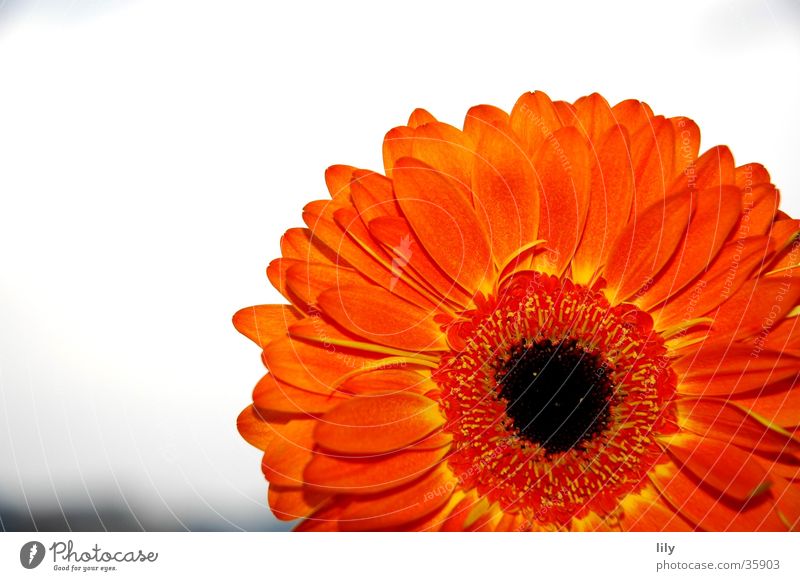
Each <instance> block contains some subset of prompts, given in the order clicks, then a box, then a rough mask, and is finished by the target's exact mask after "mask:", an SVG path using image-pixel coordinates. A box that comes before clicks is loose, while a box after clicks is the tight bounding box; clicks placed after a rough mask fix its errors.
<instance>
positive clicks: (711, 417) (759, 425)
mask: <svg viewBox="0 0 800 581" xmlns="http://www.w3.org/2000/svg"><path fill="white" fill-rule="evenodd" d="M675 406H676V409H677V411H678V425H679V426H681V428H684V429H686V430H689V431H690V432H694V433H695V434H698V435H699V436H703V437H706V438H713V439H715V440H720V441H722V442H728V443H730V444H735V445H737V446H740V447H742V448H745V449H748V450H758V451H761V452H772V453H779V454H780V453H788V452H798V451H800V443H798V442H797V441H796V440H793V439H792V437H791V435H790V434H789V433H788V432H786V431H785V430H782V429H781V428H779V427H777V426H770V425H768V424H766V423H763V422H760V421H758V420H757V419H756V418H754V417H753V416H752V415H750V414H748V413H747V412H746V411H745V410H744V409H742V408H740V407H738V406H736V405H733V404H729V403H726V402H724V401H716V400H712V399H680V400H678V401H677V402H676V403H675Z"/></svg>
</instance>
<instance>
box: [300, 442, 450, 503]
mask: <svg viewBox="0 0 800 581" xmlns="http://www.w3.org/2000/svg"><path fill="white" fill-rule="evenodd" d="M448 450H449V446H442V447H440V448H435V449H431V450H417V449H414V448H409V449H406V450H403V451H401V452H394V453H392V454H387V455H382V456H376V457H373V458H359V457H336V456H331V455H327V454H323V453H321V452H318V453H316V454H315V455H314V459H313V460H312V461H311V463H310V464H309V465H308V467H307V468H306V470H305V474H304V478H305V481H306V483H307V484H309V485H310V486H314V487H317V488H319V489H320V490H323V491H328V492H340V493H350V494H370V493H375V492H382V491H385V490H391V489H392V488H397V487H399V486H403V485H404V484H408V483H409V482H412V481H414V480H416V479H418V478H421V477H422V476H424V475H425V474H427V473H428V472H429V471H430V470H431V469H432V468H434V467H435V466H436V465H437V464H438V463H439V462H440V461H441V460H442V458H444V456H445V455H446V454H447V452H448Z"/></svg>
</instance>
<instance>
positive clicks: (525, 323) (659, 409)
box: [433, 272, 677, 528]
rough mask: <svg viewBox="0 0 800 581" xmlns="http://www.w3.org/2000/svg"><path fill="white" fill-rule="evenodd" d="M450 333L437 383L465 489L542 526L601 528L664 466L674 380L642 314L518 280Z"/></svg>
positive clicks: (543, 278)
mask: <svg viewBox="0 0 800 581" xmlns="http://www.w3.org/2000/svg"><path fill="white" fill-rule="evenodd" d="M446 331H447V337H448V342H449V344H450V346H451V349H452V350H451V352H450V353H447V354H445V355H444V356H443V357H442V359H441V363H440V366H439V368H438V369H437V370H436V371H435V372H434V373H433V379H434V381H435V382H436V383H437V384H438V385H439V387H440V389H441V392H442V396H441V407H442V410H443V412H444V414H445V416H446V417H447V424H446V425H445V429H446V430H447V431H449V432H450V433H451V434H452V435H453V450H452V454H451V455H450V456H449V457H448V463H449V464H450V466H451V468H452V469H453V471H454V472H455V474H456V476H457V478H458V480H459V482H460V483H461V486H462V487H464V488H465V489H470V488H475V489H477V490H478V492H479V493H480V494H481V496H483V497H486V498H488V499H489V500H490V501H491V502H495V503H497V504H498V505H499V506H500V507H502V509H503V510H504V511H507V512H512V513H513V512H521V513H522V514H523V515H524V516H526V522H529V523H533V522H538V523H539V524H540V525H541V526H545V527H548V526H550V527H553V528H558V527H562V526H565V525H566V523H568V522H569V521H570V519H572V518H575V517H577V518H580V517H582V516H585V515H586V514H587V513H588V512H589V511H595V512H598V513H600V514H603V515H604V516H605V517H606V519H607V522H608V519H611V518H612V515H611V511H615V510H620V509H619V508H618V507H619V502H618V499H619V498H620V497H622V496H624V495H625V494H628V493H630V492H632V491H635V490H638V489H639V488H641V487H642V486H643V485H644V482H645V480H646V474H647V472H648V471H649V470H650V469H651V467H652V466H653V465H654V464H656V463H658V462H659V461H661V459H662V458H663V453H662V451H661V448H660V447H659V445H658V443H657V442H656V439H655V436H657V435H660V434H669V433H674V432H675V431H676V430H677V426H676V424H675V422H674V412H673V409H672V408H673V406H671V402H672V400H673V398H674V394H675V374H674V372H673V371H672V369H671V367H670V362H669V359H668V358H667V356H666V348H665V346H664V342H663V339H662V338H661V336H660V335H658V333H656V332H655V331H654V330H653V320H652V318H651V317H650V315H648V314H647V313H645V312H643V311H641V310H640V309H638V308H637V307H635V306H633V305H629V304H621V305H615V306H612V305H611V304H609V302H608V301H607V300H606V298H605V296H604V295H603V293H602V292H600V291H599V290H598V289H589V288H586V287H582V286H579V285H576V284H575V283H573V282H572V281H571V280H569V279H568V278H558V277H555V276H548V275H544V274H541V273H538V272H523V273H517V274H515V275H514V276H513V277H509V278H508V279H506V280H505V281H504V282H503V283H502V284H501V285H500V286H499V288H498V290H497V293H496V295H494V296H491V297H488V298H487V299H484V300H480V301H479V302H478V306H477V308H475V309H474V310H471V311H468V312H465V313H463V314H462V315H461V317H460V318H459V319H458V320H457V321H455V322H453V323H451V324H449V325H448V326H447V327H446Z"/></svg>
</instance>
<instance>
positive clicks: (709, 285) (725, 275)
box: [653, 236, 769, 330]
mask: <svg viewBox="0 0 800 581" xmlns="http://www.w3.org/2000/svg"><path fill="white" fill-rule="evenodd" d="M768 253H769V238H767V237H766V236H758V237H753V238H745V239H741V240H737V241H733V242H729V243H728V244H726V245H725V246H723V247H722V250H720V252H719V254H717V257H716V258H715V259H714V261H713V262H712V263H711V264H710V265H709V266H708V268H707V270H706V272H705V273H704V274H702V275H701V276H699V277H698V278H697V279H696V280H695V281H694V283H693V284H690V285H688V286H686V287H684V288H683V290H681V291H678V292H677V293H676V294H674V295H673V296H671V297H670V298H669V299H668V300H667V302H666V303H664V304H663V305H661V306H659V307H655V311H654V313H653V314H654V321H655V327H656V329H659V330H662V329H666V328H667V327H671V326H673V325H675V324H677V323H678V322H682V321H687V320H690V319H694V318H697V317H702V316H703V315H705V314H707V313H709V312H711V311H712V310H713V309H715V308H716V307H718V306H719V305H720V304H722V303H723V302H724V301H726V300H727V299H728V298H729V297H730V296H731V294H733V293H735V292H736V291H737V290H738V289H739V288H741V286H742V285H743V284H744V283H745V282H747V280H748V278H749V277H750V275H751V274H752V273H753V271H754V270H756V269H757V268H758V267H759V266H760V265H762V264H764V263H765V262H766V261H767V256H768Z"/></svg>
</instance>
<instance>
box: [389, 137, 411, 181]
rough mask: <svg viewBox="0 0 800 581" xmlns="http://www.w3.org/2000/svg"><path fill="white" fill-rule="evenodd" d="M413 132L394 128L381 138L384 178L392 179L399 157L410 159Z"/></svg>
mask: <svg viewBox="0 0 800 581" xmlns="http://www.w3.org/2000/svg"><path fill="white" fill-rule="evenodd" d="M413 143H414V130H413V129H412V128H411V127H395V128H394V129H392V130H390V131H389V132H388V133H387V134H386V137H384V138H383V167H384V170H385V172H386V177H388V178H393V177H394V175H393V170H394V166H395V164H396V163H397V160H398V159H400V158H401V157H411V148H412V146H413Z"/></svg>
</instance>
